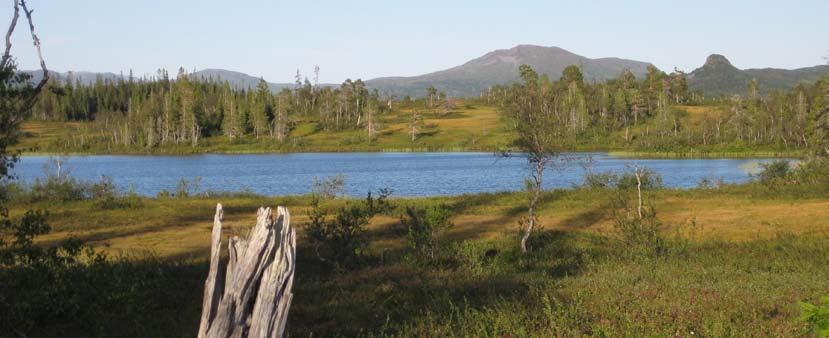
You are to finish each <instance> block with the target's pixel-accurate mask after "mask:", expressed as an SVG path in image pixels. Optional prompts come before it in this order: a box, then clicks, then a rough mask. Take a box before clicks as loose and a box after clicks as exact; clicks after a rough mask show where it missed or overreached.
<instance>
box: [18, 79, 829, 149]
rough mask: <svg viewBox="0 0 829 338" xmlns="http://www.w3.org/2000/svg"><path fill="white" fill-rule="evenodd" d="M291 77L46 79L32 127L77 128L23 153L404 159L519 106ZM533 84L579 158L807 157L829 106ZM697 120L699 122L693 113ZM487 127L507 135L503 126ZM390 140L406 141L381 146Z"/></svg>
mask: <svg viewBox="0 0 829 338" xmlns="http://www.w3.org/2000/svg"><path fill="white" fill-rule="evenodd" d="M296 79H297V82H296V84H295V86H294V88H293V89H287V88H285V89H282V90H281V91H279V92H277V93H272V92H270V91H269V90H268V87H267V85H266V83H265V82H264V80H262V81H261V82H260V85H259V86H258V87H257V88H252V89H243V90H236V89H233V88H231V86H230V85H229V84H228V83H226V82H224V83H223V82H220V81H218V80H212V79H207V80H201V79H195V78H191V77H190V76H188V74H187V73H186V72H185V71H184V70H183V69H180V70H179V72H178V74H177V75H176V77H175V79H171V78H170V77H169V75H168V74H167V73H166V71H163V70H160V71H159V72H158V76H157V77H153V78H149V79H147V78H144V79H136V78H133V77H132V76H130V77H127V78H126V79H120V80H118V81H111V80H101V79H100V78H99V79H98V80H97V81H96V82H95V83H94V84H93V85H90V86H83V85H81V84H80V82H79V81H78V82H76V83H73V82H72V81H68V82H66V83H60V82H56V81H53V82H51V83H50V84H49V86H48V89H49V90H48V91H45V92H44V94H43V97H42V98H41V99H40V100H38V102H37V104H36V105H35V106H34V108H33V110H32V117H31V119H32V120H33V121H49V123H53V122H55V121H62V122H69V123H72V122H76V123H78V122H79V123H80V124H79V125H80V126H81V127H80V129H79V130H76V131H74V132H71V133H66V134H61V135H60V136H59V141H57V142H54V143H51V144H45V145H44V144H41V145H40V149H25V150H26V151H34V152H51V153H55V152H69V153H84V152H92V153H95V152H102V151H109V152H116V153H118V152H120V153H131V152H134V153H142V152H144V153H146V152H150V153H152V152H165V150H167V149H177V150H173V151H174V152H188V151H189V152H202V151H211V149H212V148H210V147H207V146H206V145H207V144H217V143H218V144H250V146H249V147H248V146H239V147H236V148H235V149H237V151H238V150H240V149H249V150H252V151H257V149H268V150H271V151H303V150H304V151H315V150H317V151H318V150H322V149H325V145H328V146H329V147H328V149H330V148H336V147H341V148H343V150H348V149H353V148H354V147H360V148H359V149H387V148H395V149H400V148H404V147H407V146H410V147H412V148H418V145H422V144H426V145H428V148H429V149H432V148H433V147H435V144H436V143H439V142H434V143H430V139H429V137H428V136H427V135H428V133H424V132H423V131H425V130H426V129H428V127H429V124H428V123H426V122H428V121H425V119H431V120H434V121H438V123H439V122H440V121H446V120H447V119H451V118H452V116H453V115H452V113H453V112H455V113H456V114H467V115H474V114H476V113H475V112H474V111H471V112H470V111H469V110H470V109H469V108H475V107H492V109H495V110H497V109H498V107H503V106H504V104H505V103H506V102H508V101H510V100H511V98H512V97H514V96H515V91H514V87H513V86H511V85H499V86H493V87H491V88H490V89H489V90H488V91H486V92H483V93H481V95H480V97H478V98H451V97H447V96H446V95H445V94H444V93H442V92H438V91H437V90H436V89H435V88H434V87H429V88H424V90H423V96H422V97H418V98H411V97H404V98H396V97H391V96H388V95H384V94H383V93H380V92H379V91H378V90H369V89H368V88H367V87H366V86H365V84H364V83H363V82H362V81H361V80H359V79H358V80H356V81H351V80H346V81H345V82H343V83H342V84H341V85H340V86H338V87H331V86H320V85H318V84H312V83H310V81H308V79H307V78H305V80H304V81H302V80H301V79H302V77H301V76H300V75H299V74H297V77H296ZM539 82H540V84H541V91H542V92H543V97H544V98H543V102H544V103H543V104H544V109H545V110H549V111H550V112H551V113H552V114H554V115H555V116H556V121H557V123H560V124H561V125H564V126H567V129H568V134H569V135H570V136H571V137H573V139H574V140H575V141H576V142H574V146H573V148H574V149H576V150H578V149H582V150H623V151H638V152H664V153H670V152H699V153H704V152H706V151H716V150H719V151H723V150H726V151H729V152H751V151H752V150H754V151H758V150H771V151H776V152H779V153H781V154H802V152H803V151H804V150H805V149H807V148H809V147H810V144H814V143H816V142H821V139H822V138H824V137H825V135H823V134H822V132H821V128H822V127H821V126H822V125H825V124H826V121H825V120H826V117H825V116H818V115H819V114H818V112H820V111H821V110H822V109H823V107H824V106H825V105H826V103H825V102H824V99H823V95H824V94H823V93H825V92H826V90H827V87H828V86H829V84H828V83H827V81H826V80H825V79H824V80H821V81H818V82H817V83H814V84H812V85H800V86H798V87H795V88H793V89H790V90H786V91H773V92H769V93H760V91H759V89H758V88H759V86H758V83H757V82H756V81H752V82H750V83H749V85H748V86H747V88H746V91H745V94H744V95H735V96H730V97H727V96H720V97H715V98H706V97H705V96H704V94H703V93H700V92H689V90H688V86H687V83H686V80H685V74H683V73H681V72H674V73H671V74H666V73H664V72H662V71H660V70H658V69H657V68H655V67H653V66H651V67H650V68H649V69H648V74H647V76H646V77H645V78H643V79H637V78H636V77H635V76H634V75H633V74H632V73H631V72H629V71H625V72H623V73H622V74H620V76H619V77H618V78H617V79H613V80H610V81H606V82H601V83H595V82H594V83H588V82H586V81H585V80H584V79H583V76H582V74H581V71H580V69H579V68H578V67H577V66H570V67H567V68H566V69H565V71H564V73H563V75H562V76H561V78H560V79H557V80H551V79H549V77H547V76H546V75H542V76H540V78H539ZM698 111H703V112H704V113H705V114H704V115H703V116H699V115H695V114H694V112H698ZM35 125H36V124H35ZM393 126H398V127H399V128H393ZM487 127H488V128H489V129H492V130H496V131H497V130H505V129H509V126H508V125H506V122H505V121H504V120H502V119H501V120H498V121H496V122H495V123H493V124H492V125H490V126H487ZM460 128H461V129H463V128H466V129H470V128H475V127H474V126H466V127H463V126H461V127H460ZM439 131H440V132H443V133H445V134H446V137H447V138H448V139H450V140H452V141H455V143H457V146H455V147H454V149H464V148H466V149H468V150H487V151H493V150H497V149H499V148H508V147H509V146H510V144H509V143H510V138H511V137H510V136H509V135H506V136H505V137H503V138H501V139H498V140H495V141H492V142H490V143H488V144H486V145H478V146H470V145H469V144H468V143H469V142H466V143H464V142H461V140H460V138H461V136H460V134H462V133H457V132H456V131H453V130H439ZM473 131H474V130H473ZM393 134H399V135H398V136H403V135H406V136H407V137H400V138H398V139H396V140H390V139H388V137H386V139H384V137H385V136H389V135H393ZM312 135H328V136H330V138H333V139H334V142H333V143H330V144H317V143H313V141H310V143H309V141H308V140H307V139H311V140H313V137H311V138H309V137H308V136H312ZM418 136H421V137H418ZM35 139H36V137H35ZM405 139H408V140H409V142H408V143H409V144H407V142H403V141H404V140H405ZM206 140H209V141H206ZM24 141H25V139H24ZM24 143H25V142H24ZM355 144H356V145H355ZM444 144H445V143H444ZM188 148H189V149H190V150H187V149H188ZM421 148H422V146H421ZM434 150H440V149H434ZM260 151H261V150H260Z"/></svg>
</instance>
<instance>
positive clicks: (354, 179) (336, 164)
mask: <svg viewBox="0 0 829 338" xmlns="http://www.w3.org/2000/svg"><path fill="white" fill-rule="evenodd" d="M572 156H573V157H574V158H577V159H578V160H577V161H568V162H566V163H563V164H561V165H558V166H556V168H554V169H550V170H548V171H547V172H546V173H545V182H544V183H545V188H548V189H549V188H569V187H573V186H575V185H578V184H581V183H582V181H583V179H584V174H585V172H586V169H585V167H586V165H585V162H589V163H590V164H589V168H590V170H591V171H592V172H608V171H611V172H616V173H618V172H623V171H625V170H630V169H631V168H632V166H638V167H644V168H648V169H651V170H653V171H655V172H657V173H659V174H660V175H662V178H663V182H664V184H665V186H666V187H671V188H689V187H695V186H697V185H698V184H699V182H700V180H702V179H704V178H707V179H711V180H722V181H723V182H727V183H741V182H746V181H748V180H750V179H751V173H753V172H756V171H757V169H758V167H759V166H758V164H759V163H762V162H766V161H769V160H768V159H630V158H617V157H612V156H608V154H606V153H579V154H573V155H572ZM64 159H66V160H67V162H66V164H64V165H63V167H64V168H68V170H70V173H71V175H72V176H73V177H75V178H78V179H82V180H99V179H100V177H101V176H102V175H105V176H109V177H111V178H112V180H113V182H114V183H115V184H116V185H117V186H118V187H119V188H120V189H121V190H128V189H130V188H131V189H133V190H134V191H135V192H137V193H139V194H141V195H147V196H154V195H156V194H157V193H158V192H159V191H161V190H168V191H174V190H175V188H176V185H177V184H178V183H179V181H180V180H181V179H188V180H193V179H194V178H196V177H199V178H200V179H199V181H200V189H201V190H211V191H240V190H250V191H252V192H255V193H259V194H264V195H295V194H305V193H308V192H310V191H311V186H312V182H313V180H314V178H318V179H324V178H326V177H331V176H335V175H337V174H343V175H344V176H345V190H346V193H347V194H348V195H351V196H364V195H365V193H366V192H367V191H369V190H377V189H379V188H383V187H389V188H391V189H392V190H393V191H394V195H395V196H430V195H458V194H464V193H478V192H499V191H514V190H518V189H521V187H522V186H523V180H524V177H525V176H526V175H527V173H528V167H527V162H526V158H523V157H520V155H519V156H516V157H511V158H500V157H496V156H494V155H493V154H491V153H300V154H256V155H224V154H211V155H195V156H69V157H65V158H64ZM588 159H589V161H588ZM48 163H50V157H47V156H23V157H22V158H21V161H20V163H18V164H17V166H16V167H15V168H14V173H15V174H16V175H17V176H18V177H19V178H20V179H22V180H24V181H25V182H28V183H31V182H33V181H34V179H35V178H37V177H43V176H45V172H46V171H45V168H46V166H47V164H48ZM64 170H66V169H64Z"/></svg>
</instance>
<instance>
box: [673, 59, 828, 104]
mask: <svg viewBox="0 0 829 338" xmlns="http://www.w3.org/2000/svg"><path fill="white" fill-rule="evenodd" d="M821 76H829V65H824V66H815V67H808V68H799V69H792V70H789V69H776V68H760V69H745V70H741V69H738V68H737V67H734V65H732V64H731V62H730V61H728V59H727V58H726V57H725V56H722V55H719V54H712V55H711V56H709V57H708V59H707V60H706V61H705V64H704V65H702V67H700V68H697V69H695V70H694V71H693V72H691V73H690V74H688V86H689V87H690V88H691V89H692V90H702V91H703V93H705V94H706V95H709V96H711V95H713V96H718V95H723V94H725V95H733V94H744V93H746V91H747V90H748V89H747V88H748V83H749V82H750V81H751V80H752V79H757V82H758V84H759V85H760V90H761V91H764V92H767V91H771V90H779V89H787V88H792V87H795V86H797V85H798V84H800V83H813V82H815V81H817V80H818V79H820V78H821Z"/></svg>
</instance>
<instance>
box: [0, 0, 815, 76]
mask: <svg viewBox="0 0 829 338" xmlns="http://www.w3.org/2000/svg"><path fill="white" fill-rule="evenodd" d="M28 3H29V6H30V7H31V8H34V9H35V12H34V20H35V25H36V30H37V33H38V35H39V36H40V38H41V40H42V45H43V53H44V57H45V59H46V62H47V65H48V66H49V68H50V69H51V70H55V71H60V72H65V71H69V70H72V71H92V72H112V73H116V74H118V73H119V72H123V73H124V74H127V73H128V72H129V70H130V69H132V70H133V72H134V73H135V75H136V76H141V75H145V74H147V75H152V74H154V73H155V71H156V69H158V68H165V69H167V70H168V71H170V72H171V73H174V72H175V70H176V69H178V68H179V66H181V67H184V68H185V69H187V70H188V71H192V70H193V69H196V70H202V69H207V68H219V69H227V70H232V71H238V72H242V73H246V74H249V75H252V76H257V77H258V76H262V77H264V78H265V79H266V80H268V81H270V82H292V81H293V76H294V74H295V72H296V70H297V69H300V71H301V72H302V73H303V75H305V76H308V77H309V78H311V77H312V73H313V68H314V65H319V66H320V68H321V72H320V81H321V82H327V83H339V82H342V80H344V79H345V78H352V79H356V78H362V79H371V78H376V77H385V76H412V75H420V74H424V73H429V72H433V71H438V70H442V69H446V68H450V67H453V66H457V65H460V64H463V63H465V62H467V61H469V60H472V59H474V58H477V57H479V56H481V55H483V54H485V53H488V52H491V51H493V50H496V49H507V48H511V47H514V46H515V45H519V44H533V45H541V46H556V47H560V48H563V49H566V50H568V51H570V52H573V53H576V54H579V55H583V56H586V57H589V58H601V57H619V58H625V59H631V60H637V61H645V62H651V63H653V64H655V65H656V66H657V67H659V68H660V69H663V70H665V71H670V70H672V69H674V67H676V68H679V69H681V70H685V71H691V70H693V69H695V68H697V67H699V66H701V65H702V64H703V63H704V62H705V58H706V57H707V56H708V55H710V54H713V53H717V54H722V55H725V56H726V57H727V58H728V59H729V60H730V61H731V62H732V63H733V64H734V65H735V66H737V67H738V68H741V69H745V68H766V67H773V68H785V69H792V68H801V67H809V66H814V65H818V64H823V63H824V59H823V57H824V56H827V55H828V54H829V46H825V45H820V44H819V43H817V42H819V41H822V40H821V38H822V37H821V35H822V34H824V33H825V32H827V31H829V22H827V21H826V20H823V19H822V18H821V17H820V13H826V12H828V11H829V3H826V2H821V1H806V2H805V3H801V4H800V5H799V6H790V5H787V4H785V3H779V2H775V1H757V2H751V3H749V2H745V4H733V3H722V2H714V1H704V2H700V3H697V4H696V5H695V6H691V5H685V4H665V3H662V2H657V1H637V2H635V3H629V4H626V5H619V4H616V3H608V2H604V1H591V2H571V1H563V2H557V3H554V4H550V3H541V2H533V1H528V2H523V3H521V4H509V5H507V6H505V4H502V3H491V2H480V1H476V2H466V1H464V2H459V3H453V4H447V3H443V2H437V1H427V2H426V3H424V2H418V4H417V6H414V5H408V6H407V5H405V4H403V5H399V4H395V6H389V5H387V4H384V3H383V2H380V1H352V2H348V3H346V2H320V3H315V4H305V3H284V2H280V3H277V4H273V3H266V2H257V3H255V4H246V5H237V6H227V4H226V3H225V2H221V3H220V2H218V1H202V2H192V1H184V2H176V3H166V2H163V1H157V0H153V1H146V2H142V3H141V6H134V8H132V7H130V8H129V9H128V10H127V9H126V8H122V7H125V6H123V4H122V3H118V2H114V1H110V2H107V1H99V0H94V1H85V2H82V3H78V2H71V3H70V2H62V1H37V0H30V1H28ZM735 13H739V14H735ZM0 17H2V18H4V19H5V20H10V18H11V10H10V6H4V7H0ZM768 23H774V24H768ZM228 27H231V28H230V29H228ZM26 28H27V27H25V26H19V27H18V29H17V31H16V32H15V35H14V40H13V43H14V44H15V47H14V48H13V54H14V55H15V56H16V57H17V58H18V61H19V63H20V66H21V68H22V69H36V68H37V63H36V61H35V60H36V57H35V54H34V51H33V49H32V48H31V43H30V40H29V32H28V30H27V29H26Z"/></svg>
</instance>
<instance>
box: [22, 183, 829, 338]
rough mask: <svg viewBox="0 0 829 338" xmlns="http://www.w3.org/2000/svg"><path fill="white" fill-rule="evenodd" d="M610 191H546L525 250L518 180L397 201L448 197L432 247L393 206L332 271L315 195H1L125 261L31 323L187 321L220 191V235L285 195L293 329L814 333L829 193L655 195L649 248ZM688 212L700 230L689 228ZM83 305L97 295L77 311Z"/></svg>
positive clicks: (187, 324) (78, 328)
mask: <svg viewBox="0 0 829 338" xmlns="http://www.w3.org/2000/svg"><path fill="white" fill-rule="evenodd" d="M614 196H615V195H614V193H613V192H612V191H608V190H584V189H576V190H557V191H551V192H547V193H545V194H544V196H543V198H542V204H541V208H540V214H541V224H542V230H541V231H540V232H539V233H536V235H534V236H533V237H531V242H530V247H531V248H532V251H531V252H530V254H528V255H521V254H520V252H519V250H518V245H517V244H518V234H519V233H518V226H517V221H518V219H519V217H520V216H521V215H523V213H524V212H525V208H524V204H523V203H525V201H526V199H525V198H526V197H525V196H523V195H521V194H519V193H498V194H476V195H464V196H456V197H429V198H405V199H404V198H397V199H394V201H393V202H394V204H395V205H397V206H398V207H399V208H402V207H403V206H406V205H421V206H424V205H430V204H434V203H445V204H447V205H449V206H450V207H451V208H452V210H453V213H454V214H453V217H452V221H453V223H455V226H454V227H453V228H452V229H451V230H450V231H448V232H447V233H445V235H443V236H442V237H440V240H441V242H442V243H443V244H442V247H443V250H442V251H441V252H442V254H441V255H440V257H442V258H441V259H440V261H439V262H436V263H422V262H419V261H417V260H415V259H413V258H412V256H411V255H410V251H409V249H407V247H406V245H405V232H403V231H402V230H401V229H400V228H399V227H398V226H397V225H398V224H399V219H398V218H397V217H396V216H394V215H390V216H381V217H376V218H375V219H374V220H373V221H372V223H371V224H370V225H369V227H368V239H369V253H370V254H369V257H368V258H367V259H366V260H365V262H364V264H362V265H358V266H352V267H349V268H348V269H344V270H332V269H331V268H329V267H328V266H326V265H325V264H323V263H321V262H320V261H319V260H317V259H316V256H315V254H314V252H313V249H312V248H311V247H310V245H309V244H308V239H307V238H305V236H303V229H304V223H305V222H306V221H307V217H306V214H305V213H306V211H307V208H308V206H309V204H310V199H309V198H308V197H304V196H295V197H290V196H288V197H261V196H250V195H225V196H215V197H211V198H207V197H191V198H171V199H149V198H143V199H141V202H140V203H137V204H134V205H133V206H132V207H129V208H123V209H106V210H104V209H100V208H97V207H96V204H95V202H94V201H74V202H62V203H56V202H53V203H50V202H39V203H34V204H14V205H12V216H13V217H17V216H19V215H20V214H21V213H22V211H23V210H24V209H26V208H30V207H33V208H38V209H48V210H49V211H50V215H49V219H50V223H51V225H52V227H53V230H54V232H53V234H51V235H49V236H46V237H45V238H43V239H41V241H40V242H39V243H40V244H43V245H48V244H49V243H52V242H54V241H57V240H60V239H62V238H65V237H67V236H70V235H72V236H76V237H79V238H82V239H84V240H86V241H87V242H89V243H90V244H92V245H94V246H96V247H97V248H98V249H100V250H104V251H106V252H108V253H109V254H110V255H114V256H116V257H117V256H123V257H126V258H125V259H126V261H122V263H117V264H122V265H121V266H120V267H117V268H116V267H113V268H107V269H115V270H113V271H110V270H107V269H104V270H103V271H104V272H96V273H92V272H86V273H85V274H86V275H87V276H97V277H95V278H92V279H89V280H87V279H83V280H84V281H85V282H84V283H86V284H79V285H78V288H79V289H81V290H87V288H90V289H94V290H100V292H99V293H98V294H99V295H100V296H99V297H90V298H89V299H86V298H80V300H76V302H77V304H78V306H80V307H79V309H78V310H75V311H80V312H71V311H70V312H68V313H74V315H73V316H71V317H60V316H57V317H53V318H49V319H48V320H47V319H39V320H40V321H39V322H38V324H39V325H37V326H36V329H33V330H32V331H30V332H29V333H30V336H47V337H48V336H66V335H73V334H74V335H90V336H114V335H117V336H187V335H188V333H192V332H195V330H196V326H197V325H198V313H199V307H200V303H201V298H200V297H201V294H200V290H201V285H203V281H204V278H205V274H206V271H205V269H204V267H205V266H206V258H207V255H208V250H209V249H208V243H209V235H210V229H211V219H212V213H213V210H214V208H215V203H217V202H222V203H223V205H224V207H225V218H226V221H225V224H226V234H227V235H230V234H244V233H245V231H246V230H247V229H248V228H249V226H250V224H251V223H252V222H253V220H254V219H255V218H254V215H255V208H256V207H258V206H260V205H270V206H275V205H285V206H288V207H289V209H290V211H291V213H292V221H293V223H294V225H296V226H297V227H298V231H299V235H300V236H299V240H298V244H299V251H298V262H297V268H298V270H297V275H296V281H295V283H294V294H295V297H294V301H293V302H294V303H293V305H292V307H291V313H290V316H289V323H288V331H289V334H290V336H303V337H304V336H311V335H313V336H339V335H344V336H386V335H391V336H403V337H410V336H538V337H548V336H583V335H597V336H674V335H679V336H717V337H718V336H803V335H807V334H808V333H809V332H810V328H809V327H808V326H807V325H806V324H805V323H804V322H802V321H800V320H798V316H799V307H798V305H797V302H798V301H810V302H815V301H816V300H817V299H818V298H819V297H820V296H823V295H827V294H829V286H827V284H826V280H829V269H826V266H827V265H829V221H827V220H829V200H827V199H826V198H825V195H821V194H817V193H816V194H806V193H802V192H799V191H790V192H786V191H774V190H768V189H765V188H762V187H759V186H756V185H749V186H735V187H724V188H722V189H711V190H689V191H680V190H659V191H654V192H651V193H650V194H648V200H650V201H652V202H653V203H654V205H655V207H656V208H657V211H658V217H659V219H660V220H661V221H663V222H664V223H666V224H668V225H670V227H669V228H666V229H665V230H664V234H665V236H666V238H668V239H670V243H671V248H672V250H671V251H670V252H669V253H667V254H664V255H659V256H638V255H632V254H631V252H632V251H631V249H630V248H629V247H627V246H626V245H625V244H624V243H622V242H621V241H620V240H619V237H618V233H616V232H615V229H614V227H613V225H612V219H613V217H612V216H613V211H614V210H615V209H614V208H613V207H611V205H612V204H611V203H610V202H611V201H612V200H613V198H614ZM348 202H349V201H347V200H332V201H327V202H326V203H325V204H324V206H325V207H326V208H329V209H333V208H336V207H338V206H342V205H343V204H344V203H348ZM691 219H695V223H696V226H695V227H690V226H689V225H688V224H690V222H689V221H690V220H691ZM682 224H684V226H682V227H680V225H682ZM677 229H679V230H681V231H680V232H681V233H682V234H683V235H682V236H680V237H677V235H676V234H677V233H678V232H677V231H678V230H677ZM147 257H151V258H147ZM126 262H134V263H129V264H127V263H126ZM147 264H149V265H147ZM96 271H97V270H96ZM108 271H109V272H108ZM107 276H109V277H107ZM115 276H119V277H117V278H116V277H115ZM105 277H106V278H105ZM73 285H74V284H73ZM82 285H83V286H82ZM66 292H69V291H66ZM70 294H71V292H70ZM104 295H106V296H104ZM119 295H120V296H119ZM84 297H89V296H88V295H87V296H84ZM112 297H115V298H112ZM70 299H71V298H70ZM84 302H93V303H92V304H91V305H90V306H89V309H88V310H87V306H85V305H84V304H86V303H84ZM61 304H63V303H61ZM69 304H70V305H71V304H76V303H69ZM81 319H83V320H81ZM90 330H94V331H90ZM90 332H92V333H90ZM692 332H693V333H692Z"/></svg>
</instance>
